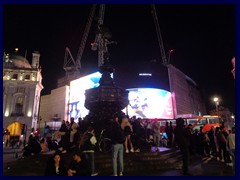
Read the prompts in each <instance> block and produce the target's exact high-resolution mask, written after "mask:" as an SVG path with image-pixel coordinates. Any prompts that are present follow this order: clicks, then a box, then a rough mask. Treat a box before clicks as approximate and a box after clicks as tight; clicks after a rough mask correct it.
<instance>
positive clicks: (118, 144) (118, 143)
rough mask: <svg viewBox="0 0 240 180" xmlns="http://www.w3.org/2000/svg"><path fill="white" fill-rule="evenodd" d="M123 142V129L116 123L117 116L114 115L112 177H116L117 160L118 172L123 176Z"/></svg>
mask: <svg viewBox="0 0 240 180" xmlns="http://www.w3.org/2000/svg"><path fill="white" fill-rule="evenodd" d="M124 142H125V135H124V127H123V126H121V125H120V123H119V121H118V115H117V114H115V115H114V122H113V125H112V144H113V148H112V162H113V176H117V175H118V174H117V159H119V165H120V168H119V169H120V172H119V175H120V176H122V175H123V149H124V148H123V143H124Z"/></svg>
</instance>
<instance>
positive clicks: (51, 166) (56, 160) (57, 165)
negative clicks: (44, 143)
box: [45, 153, 67, 176]
mask: <svg viewBox="0 0 240 180" xmlns="http://www.w3.org/2000/svg"><path fill="white" fill-rule="evenodd" d="M45 176H67V169H66V167H65V166H64V163H63V161H62V160H61V155H60V154H58V153H56V154H54V155H53V157H51V158H50V159H49V160H48V162H47V167H46V169H45Z"/></svg>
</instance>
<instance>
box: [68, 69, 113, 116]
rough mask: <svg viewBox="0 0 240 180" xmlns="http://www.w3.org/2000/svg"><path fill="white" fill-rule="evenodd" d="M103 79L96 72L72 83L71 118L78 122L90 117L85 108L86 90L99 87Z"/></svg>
mask: <svg viewBox="0 0 240 180" xmlns="http://www.w3.org/2000/svg"><path fill="white" fill-rule="evenodd" d="M101 77H102V74H101V73H100V72H96V73H93V74H90V75H87V76H84V77H81V78H79V79H77V80H73V81H71V82H70V99H69V117H74V119H75V120H76V119H78V118H79V117H81V118H83V117H85V116H86V115H88V112H89V110H88V109H86V108H85V106H84V103H85V90H86V89H91V88H96V87H98V86H99V80H100V78H101ZM111 77H113V74H111Z"/></svg>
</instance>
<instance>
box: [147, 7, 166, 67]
mask: <svg viewBox="0 0 240 180" xmlns="http://www.w3.org/2000/svg"><path fill="white" fill-rule="evenodd" d="M151 8H152V14H153V19H154V24H155V27H156V32H157V37H158V43H159V47H160V52H161V56H162V64H163V65H167V64H168V62H167V58H166V54H165V50H164V45H163V39H162V35H161V31H160V26H159V22H158V17H157V12H156V7H155V4H151Z"/></svg>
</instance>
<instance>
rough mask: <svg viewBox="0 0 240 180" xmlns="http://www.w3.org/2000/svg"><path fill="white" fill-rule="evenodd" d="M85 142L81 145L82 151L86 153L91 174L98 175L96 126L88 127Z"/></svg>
mask: <svg viewBox="0 0 240 180" xmlns="http://www.w3.org/2000/svg"><path fill="white" fill-rule="evenodd" d="M83 138H85V142H84V144H83V145H82V146H81V150H82V153H83V154H84V155H85V157H86V159H87V161H88V165H89V169H90V170H91V176H96V175H98V173H97V172H95V157H94V154H95V147H96V143H97V139H96V137H95V132H94V128H93V127H92V126H90V127H88V130H87V132H86V133H85V134H84V137H83Z"/></svg>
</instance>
